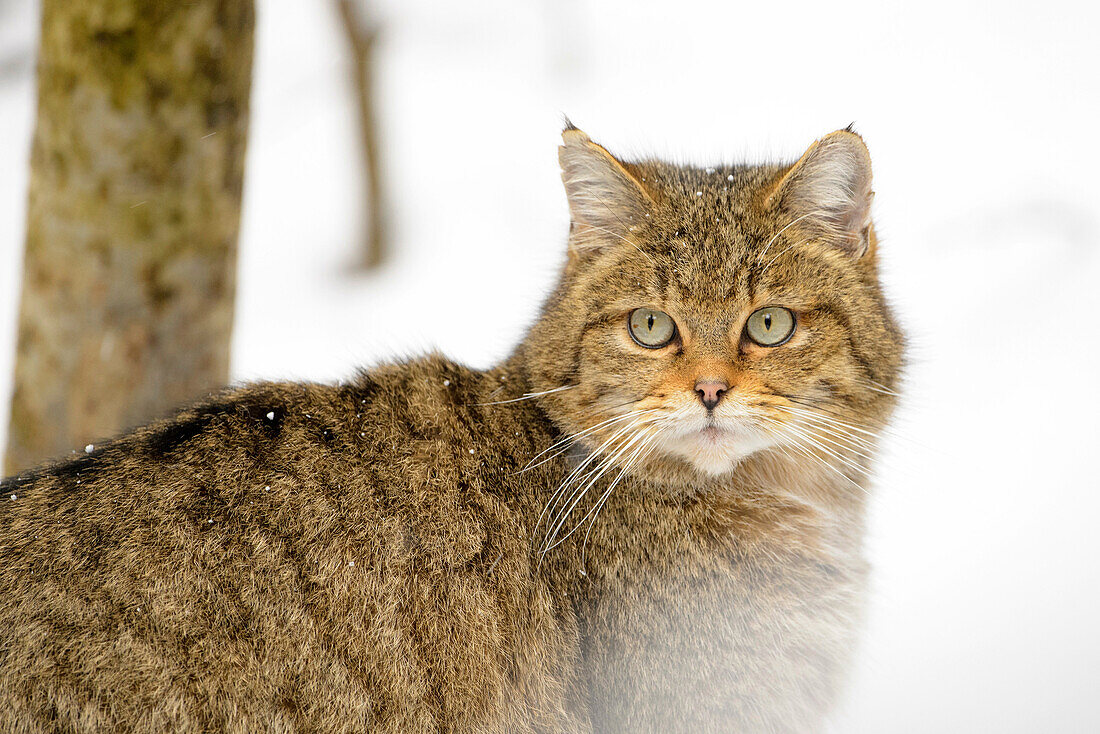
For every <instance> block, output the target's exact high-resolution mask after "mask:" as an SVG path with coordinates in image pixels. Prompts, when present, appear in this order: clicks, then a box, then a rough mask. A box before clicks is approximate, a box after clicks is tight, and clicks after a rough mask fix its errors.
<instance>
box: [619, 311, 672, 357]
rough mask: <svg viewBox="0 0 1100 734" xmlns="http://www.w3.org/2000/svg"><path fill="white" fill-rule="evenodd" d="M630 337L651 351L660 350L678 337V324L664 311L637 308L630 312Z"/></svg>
mask: <svg viewBox="0 0 1100 734" xmlns="http://www.w3.org/2000/svg"><path fill="white" fill-rule="evenodd" d="M628 326H629V328H630V336H631V337H633V338H634V341H636V342H638V343H639V344H641V345H642V346H643V347H648V348H649V349H660V348H661V347H663V346H665V345H666V344H668V343H669V342H670V341H672V337H674V336H676V322H674V321H673V320H672V317H671V316H669V315H668V314H667V313H665V312H664V311H654V310H653V309H651V308H636V309H634V310H633V311H631V312H630V321H629V323H628Z"/></svg>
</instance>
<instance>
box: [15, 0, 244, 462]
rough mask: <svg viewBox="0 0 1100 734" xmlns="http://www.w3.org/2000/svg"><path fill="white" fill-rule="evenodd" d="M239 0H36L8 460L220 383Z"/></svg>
mask: <svg viewBox="0 0 1100 734" xmlns="http://www.w3.org/2000/svg"><path fill="white" fill-rule="evenodd" d="M253 26H254V16H253V4H252V0H199V1H198V2H188V3H182V2H167V1H165V0H80V2H69V1H68V0H45V1H44V2H43V7H42V36H41V42H40V43H41V47H40V52H39V54H40V55H39V65H38V119H37V125H36V129H35V135H34V144H33V149H32V156H31V177H30V192H29V201H28V213H27V217H28V219H27V240H26V255H25V258H24V266H23V267H24V270H23V292H22V300H21V303H20V312H19V340H18V347H17V354H16V366H15V390H14V395H13V398H12V410H11V428H10V432H9V444H8V451H7V460H6V467H5V468H6V470H7V472H8V473H11V472H16V471H21V470H23V469H26V468H28V467H30V466H33V465H34V464H37V463H39V462H41V461H42V460H44V459H47V458H49V457H51V456H57V455H61V454H66V453H69V452H70V451H72V450H74V449H80V448H81V447H83V446H84V445H85V444H87V443H89V442H92V441H94V440H95V439H98V438H102V437H107V436H110V435H113V434H115V433H117V432H118V431H120V430H122V429H124V428H127V427H129V426H132V425H135V424H138V423H142V422H145V421H148V420H149V419H151V418H154V417H156V416H158V415H160V414H162V413H164V412H165V411H167V410H168V409H170V408H171V407H173V406H175V405H177V404H179V403H181V402H184V401H188V400H191V399H194V398H197V397H199V396H201V395H203V394H205V393H207V392H208V391H210V390H211V389H213V388H216V387H218V386H220V385H222V384H224V383H225V382H226V381H227V379H228V375H229V337H230V329H231V327H232V322H233V297H234V289H235V267H236V251H237V233H238V229H239V226H240V211H241V190H242V181H243V172H244V152H245V140H246V134H247V125H248V101H249V99H248V96H249V88H250V84H251V74H252V33H253Z"/></svg>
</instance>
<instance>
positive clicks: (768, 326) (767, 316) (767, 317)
mask: <svg viewBox="0 0 1100 734" xmlns="http://www.w3.org/2000/svg"><path fill="white" fill-rule="evenodd" d="M764 328H765V329H768V330H771V328H772V315H771V314H770V313H766V314H764Z"/></svg>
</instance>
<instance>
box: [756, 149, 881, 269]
mask: <svg viewBox="0 0 1100 734" xmlns="http://www.w3.org/2000/svg"><path fill="white" fill-rule="evenodd" d="M874 196H875V194H874V192H873V191H872V190H871V154H870V153H868V152H867V146H866V145H864V143H863V138H861V137H860V136H859V135H857V134H856V133H854V132H852V131H851V130H850V129H845V130H837V131H836V132H834V133H830V134H829V135H826V136H825V137H823V138H821V139H820V140H818V141H817V142H815V143H814V144H813V145H811V146H810V147H809V149H808V150H807V151H806V152H805V153H804V154H803V155H802V157H801V158H799V159H798V162H797V163H795V164H794V166H792V167H791V169H790V170H789V171H788V172H787V174H786V175H784V176H783V178H782V179H780V181H779V183H778V184H777V185H776V186H775V188H774V189H773V190H772V192H771V194H769V196H768V199H767V203H768V204H769V205H770V206H775V207H778V208H779V209H781V210H783V211H784V212H785V213H786V214H788V215H789V216H790V217H792V220H793V219H800V220H801V221H802V222H804V223H805V224H806V225H807V226H808V227H809V228H811V229H812V230H816V231H817V234H818V235H820V236H821V237H823V238H824V239H826V240H827V241H828V242H830V243H831V244H833V245H834V246H836V247H838V248H840V249H841V250H843V251H844V252H847V253H849V254H850V255H852V256H853V257H862V256H863V255H865V254H867V252H868V251H869V250H870V249H871V246H872V234H871V200H872V199H873V198H874Z"/></svg>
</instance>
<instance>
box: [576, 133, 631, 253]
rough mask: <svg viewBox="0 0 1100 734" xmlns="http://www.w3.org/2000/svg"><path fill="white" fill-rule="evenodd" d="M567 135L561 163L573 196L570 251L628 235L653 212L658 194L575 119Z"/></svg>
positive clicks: (591, 247)
mask: <svg viewBox="0 0 1100 734" xmlns="http://www.w3.org/2000/svg"><path fill="white" fill-rule="evenodd" d="M561 137H562V145H561V147H560V148H558V162H559V163H560V164H561V179H562V182H563V183H564V184H565V195H566V197H567V198H568V199H569V215H570V221H571V226H570V231H571V233H572V235H573V237H571V238H570V239H571V242H572V247H571V250H570V254H571V255H572V254H576V252H575V251H576V250H577V249H578V248H583V249H585V250H591V249H597V248H599V247H600V246H601V244H604V243H606V244H607V245H610V244H611V243H613V242H615V241H616V240H617V238H628V237H629V236H630V230H631V227H634V226H636V225H639V224H641V223H642V221H643V220H644V218H645V215H646V214H647V213H649V212H650V211H651V210H652V208H653V198H652V197H651V196H650V194H649V193H648V192H647V191H646V190H645V187H644V186H643V185H642V183H641V181H639V180H638V179H637V177H636V176H635V175H634V174H633V173H631V172H630V170H628V168H627V166H626V165H624V164H623V163H621V162H620V161H619V160H618V159H616V158H615V156H613V155H611V154H610V153H609V152H607V149H606V148H604V147H603V146H601V145H598V144H596V143H594V142H592V140H591V139H590V138H589V137H588V136H587V135H585V133H584V132H583V131H582V130H579V129H578V128H576V127H574V126H573V124H572V123H568V122H567V123H566V127H565V129H564V130H563V131H562V133H561Z"/></svg>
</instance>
